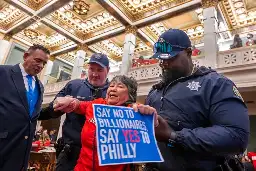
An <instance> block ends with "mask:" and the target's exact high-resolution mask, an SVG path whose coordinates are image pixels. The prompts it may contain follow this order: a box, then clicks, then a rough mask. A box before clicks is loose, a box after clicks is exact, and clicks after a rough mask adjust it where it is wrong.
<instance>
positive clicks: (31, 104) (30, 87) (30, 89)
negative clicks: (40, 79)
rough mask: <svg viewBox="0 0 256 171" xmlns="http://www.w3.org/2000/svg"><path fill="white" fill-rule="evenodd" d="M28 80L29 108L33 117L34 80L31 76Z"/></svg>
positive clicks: (28, 76)
mask: <svg viewBox="0 0 256 171" xmlns="http://www.w3.org/2000/svg"><path fill="white" fill-rule="evenodd" d="M26 77H27V80H28V91H27V98H28V106H29V115H30V116H31V115H32V113H33V110H34V106H33V87H32V81H33V78H32V76H31V75H27V76H26Z"/></svg>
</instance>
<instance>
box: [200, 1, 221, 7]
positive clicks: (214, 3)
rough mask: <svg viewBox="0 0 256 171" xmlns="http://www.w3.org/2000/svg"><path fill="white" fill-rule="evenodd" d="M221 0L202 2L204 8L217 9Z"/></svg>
mask: <svg viewBox="0 0 256 171" xmlns="http://www.w3.org/2000/svg"><path fill="white" fill-rule="evenodd" d="M218 3H219V0H202V7H203V8H204V9H205V8H210V7H217V5H218Z"/></svg>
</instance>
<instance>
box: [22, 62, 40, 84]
mask: <svg viewBox="0 0 256 171" xmlns="http://www.w3.org/2000/svg"><path fill="white" fill-rule="evenodd" d="M19 67H20V70H21V73H22V76H23V77H26V76H27V75H29V74H28V73H27V72H26V71H25V69H24V67H23V65H22V64H21V63H20V64H19ZM32 78H33V80H34V81H36V78H35V77H34V76H32Z"/></svg>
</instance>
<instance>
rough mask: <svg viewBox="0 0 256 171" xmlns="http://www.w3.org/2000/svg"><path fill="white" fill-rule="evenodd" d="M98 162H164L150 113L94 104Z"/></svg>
mask: <svg viewBox="0 0 256 171" xmlns="http://www.w3.org/2000/svg"><path fill="white" fill-rule="evenodd" d="M93 111H94V118H95V121H96V139H97V147H98V148H97V149H98V150H97V151H98V158H99V165H100V166H104V165H115V164H128V163H147V162H163V161H164V160H163V157H162V155H161V153H160V151H159V148H158V146H157V143H156V139H155V136H154V123H153V115H142V114H140V113H138V112H134V110H133V109H132V108H128V107H120V106H109V105H99V104H94V105H93Z"/></svg>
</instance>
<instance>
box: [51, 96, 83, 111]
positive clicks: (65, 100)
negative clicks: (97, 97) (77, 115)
mask: <svg viewBox="0 0 256 171" xmlns="http://www.w3.org/2000/svg"><path fill="white" fill-rule="evenodd" d="M78 105H79V101H78V100H77V99H75V98H73V97H70V96H66V97H57V98H56V99H55V100H54V105H53V108H54V110H55V111H62V112H65V113H70V112H72V111H74V110H75V109H76V108H77V107H78Z"/></svg>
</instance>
